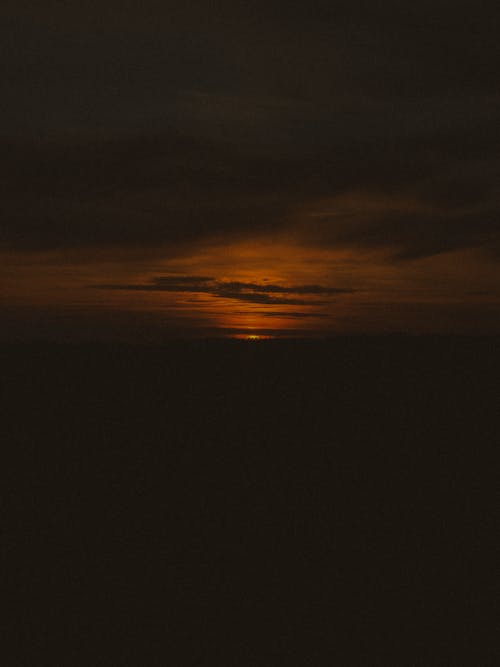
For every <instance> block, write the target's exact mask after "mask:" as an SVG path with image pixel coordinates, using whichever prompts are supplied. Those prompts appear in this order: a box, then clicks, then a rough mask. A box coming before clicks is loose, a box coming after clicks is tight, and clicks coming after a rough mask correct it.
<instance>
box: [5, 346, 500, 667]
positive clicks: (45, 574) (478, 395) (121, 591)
mask: <svg viewBox="0 0 500 667" xmlns="http://www.w3.org/2000/svg"><path fill="white" fill-rule="evenodd" d="M0 362H1V368H2V385H3V387H4V390H5V395H6V397H5V398H4V402H3V406H2V426H1V430H2V470H3V473H2V475H3V484H2V487H3V488H2V498H3V502H2V515H3V517H2V526H1V528H2V533H1V542H2V544H1V546H2V554H3V557H4V558H5V561H4V562H5V563H6V567H5V568H3V571H4V573H6V583H7V585H6V586H5V587H4V592H3V596H2V597H3V600H4V603H6V608H7V611H8V614H9V623H8V626H7V628H8V630H7V638H8V644H9V645H10V646H11V647H12V649H11V650H12V656H13V657H12V658H11V659H10V661H9V660H7V662H5V661H2V664H4V665H5V666H6V667H10V665H12V667H18V666H21V665H30V666H31V665H33V666H35V665H36V666H37V667H41V666H45V665H47V666H48V665H50V666H51V667H52V666H55V665H57V666H59V665H60V666H61V667H66V666H68V667H72V666H73V665H86V666H89V667H96V666H98V665H103V666H104V665H106V666H115V665H116V666H121V665H134V666H145V667H148V666H149V665H172V666H175V667H177V666H179V667H185V666H186V667H190V666H191V665H197V666H200V667H201V666H205V665H216V666H217V667H219V666H220V667H233V666H234V667H247V666H248V667H250V666H251V667H261V666H262V667H268V666H269V667H274V666H275V665H304V666H305V665H308V666H311V667H315V666H317V665H332V666H334V665H339V667H344V666H346V667H349V666H350V665H358V664H362V665H367V666H375V665H381V666H384V667H386V666H392V665H394V666H398V667H399V666H400V665H407V664H408V665H422V666H423V667H424V666H425V667H442V666H448V665H453V667H455V666H457V667H460V666H461V665H469V664H470V665H493V664H496V662H495V659H494V658H493V653H489V649H488V639H494V637H495V635H496V629H495V620H494V618H495V616H494V611H493V608H492V606H491V607H490V603H491V601H492V597H493V596H492V593H490V591H491V590H492V582H491V579H490V577H491V575H492V573H493V570H494V567H493V566H494V560H495V558H494V556H493V555H492V554H493V552H492V550H491V547H490V544H491V542H489V540H491V537H492V536H493V534H494V530H495V524H494V522H493V521H492V519H491V516H492V514H491V509H490V508H491V506H493V504H494V497H493V495H494V494H493V489H494V487H495V485H496V471H497V470H496V468H495V460H496V449H497V446H498V444H499V442H500V429H499V416H498V403H499V401H498V399H499V390H498V386H499V381H498V378H499V373H500V345H499V339H498V338H497V339H493V338H489V339H487V338H484V339H463V338H403V337H386V338H354V339H338V340H331V341H315V342H307V341H282V342H273V341H270V342H264V343H241V342H223V341H199V342H191V343H170V344H168V345H166V346H163V347H125V346H104V345H94V346H93V345H81V346H64V345H60V346H58V345H50V344H40V345H35V344H33V345H27V344H26V345H3V346H2V347H1V348H0Z"/></svg>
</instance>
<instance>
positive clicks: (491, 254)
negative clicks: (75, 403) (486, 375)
mask: <svg viewBox="0 0 500 667" xmlns="http://www.w3.org/2000/svg"><path fill="white" fill-rule="evenodd" d="M0 32H1V39H0V43H1V44H2V57H1V59H0V68H1V77H0V81H1V84H0V85H1V92H2V94H1V99H2V104H1V105H0V141H1V143H2V146H1V151H0V177H1V182H2V197H1V200H0V201H1V214H0V317H1V320H2V327H1V333H0V337H3V338H14V339H25V338H37V337H39V338H54V339H60V338H65V339H66V338H68V339H78V338H84V339H85V338H90V339H101V338H103V339H107V338H120V339H121V338H124V339H134V340H137V339H143V340H149V339H157V338H158V337H160V338H161V337H164V336H165V337H169V336H174V337H199V336H201V337H204V336H235V337H242V338H245V337H250V336H254V337H255V336H260V337H268V336H271V337H275V336H276V337H281V336H325V335H327V336H329V335H335V334H338V333H339V334H345V333H386V332H408V333H459V334H462V333H464V334H465V333H466V334H469V333H500V308H499V306H500V88H499V85H498V81H499V78H498V72H499V71H500V40H499V39H498V35H499V34H500V10H499V9H498V3H497V2H489V1H481V0H434V1H433V2H430V1H429V0H422V1H421V2H418V3H415V2H409V1H407V0H380V1H379V2H376V1H375V0H365V1H356V0H350V1H349V2H347V1H343V0H342V1H339V2H337V1H335V0H328V1H327V0H319V1H318V2H305V1H303V2H295V1H293V0H288V1H287V2H285V1H284V0H282V1H281V2H279V3H278V2H276V1H274V0H267V1H266V2H260V1H255V2H238V1H237V0H233V1H229V0H221V1H217V0H212V1H211V2H205V1H203V2H202V1H201V0H195V1H189V0H184V1H183V2H169V1H168V0H162V1H160V0H158V1H156V0H142V1H141V2H133V1H132V0H120V2H118V1H115V0H101V1H100V2H97V0H94V1H93V2H88V1H87V2H85V1H84V0H82V1H81V2H78V3H76V2H68V1H67V2H64V1H62V0H58V1H56V0H45V2H43V3H40V2H34V1H24V2H23V1H22V0H21V1H19V0H18V1H17V2H13V1H12V0H4V2H3V3H2V8H1V9H0Z"/></svg>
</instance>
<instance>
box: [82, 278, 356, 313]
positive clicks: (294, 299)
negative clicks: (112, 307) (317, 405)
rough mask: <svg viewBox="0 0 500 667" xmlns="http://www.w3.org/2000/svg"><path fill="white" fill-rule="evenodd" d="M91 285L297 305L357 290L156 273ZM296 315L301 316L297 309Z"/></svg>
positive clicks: (113, 288) (97, 287)
mask: <svg viewBox="0 0 500 667" xmlns="http://www.w3.org/2000/svg"><path fill="white" fill-rule="evenodd" d="M90 287H91V288H93V289H104V290H125V291H139V292H184V293H186V292H187V293H191V294H209V295H210V296H213V297H216V298H220V299H235V300H237V301H246V302H249V303H260V304H272V305H295V306H306V305H313V304H314V305H319V304H321V303H322V302H321V301H318V300H317V299H311V298H304V297H314V296H319V295H322V296H335V295H339V294H350V293H352V292H353V291H354V290H352V289H348V288H341V287H329V286H324V285H278V284H273V283H253V282H241V281H225V280H216V279H215V278H212V277H208V276H180V277H179V276H156V277H154V278H153V279H152V280H151V281H150V282H148V283H110V284H99V285H90ZM283 295H286V296H283ZM288 295H290V296H288ZM295 295H298V296H295ZM295 315H297V316H299V314H298V313H296V314H295ZM300 316H304V313H301V314H300Z"/></svg>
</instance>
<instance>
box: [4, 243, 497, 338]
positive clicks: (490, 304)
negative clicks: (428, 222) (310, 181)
mask: <svg viewBox="0 0 500 667" xmlns="http://www.w3.org/2000/svg"><path fill="white" fill-rule="evenodd" d="M161 252H162V251H161V249H158V251H157V254H155V255H154V256H151V257H143V256H134V255H133V254H131V255H130V256H127V255H126V254H124V252H123V253H122V254H120V255H118V257H117V258H115V259H113V257H112V254H111V255H110V256H97V257H96V256H93V257H83V256H78V255H76V254H75V255H73V256H69V255H65V256H64V257H61V256H60V255H59V256H58V255H57V254H55V253H54V254H53V255H49V254H45V255H44V254H43V253H39V254H37V255H36V256H35V255H26V256H19V255H14V253H11V254H10V255H6V256H4V257H2V262H0V279H1V280H0V284H1V286H2V287H1V295H0V296H1V298H2V301H3V303H4V304H5V306H7V307H9V308H27V309H30V308H45V309H47V308H53V309H57V311H58V313H59V314H60V317H61V318H63V319H64V318H65V317H68V318H71V317H77V316H80V315H79V314H82V317H87V315H85V313H92V317H93V318H94V319H95V320H96V321H98V320H99V318H100V317H103V316H104V315H103V314H106V313H107V314H108V316H109V317H110V318H112V317H113V313H116V314H117V316H118V314H119V313H124V312H126V313H131V314H132V316H133V317H135V315H134V314H136V316H137V321H141V320H144V321H146V322H147V321H154V322H156V323H158V324H159V326H160V327H164V328H165V329H168V328H169V327H172V328H176V327H177V328H179V329H182V330H183V331H189V332H191V334H192V335H201V336H204V335H220V336H224V337H236V338H239V339H243V340H248V341H259V340H265V339H267V338H272V337H279V336H299V337H300V336H305V335H316V334H319V335H323V333H324V332H327V333H336V332H346V331H366V332H370V331H391V330H399V331H401V330H404V331H415V332H418V331H421V330H433V331H442V330H447V328H448V327H450V326H451V327H454V328H456V329H459V328H460V326H461V324H460V326H459V325H458V324H457V323H458V322H460V323H463V328H464V329H467V327H470V322H473V321H474V315H473V313H474V312H475V311H474V309H475V308H476V309H480V308H482V311H481V312H483V314H484V313H486V314H488V313H489V312H490V311H491V312H492V313H493V311H494V309H495V308H497V307H498V298H497V297H495V292H494V291H493V289H492V286H495V285H496V286H497V287H500V284H499V277H498V271H497V267H496V265H495V264H494V263H493V262H488V261H486V260H485V258H484V256H479V255H478V254H477V253H475V251H474V250H463V251H456V252H449V253H446V254H443V255H437V256H431V257H424V258H422V259H418V260H413V261H410V262H394V261H391V260H390V256H389V253H388V251H384V250H383V249H377V250H363V249H361V248H345V247H344V248H342V247H338V248H336V247H331V246H320V245H307V244H306V243H304V241H303V239H297V238H295V237H294V236H293V235H291V234H290V233H282V234H279V235H278V234H274V235H273V236H272V237H269V236H256V237H253V238H251V239H245V240H234V239H233V240H228V239H215V240H212V241H211V242H205V243H204V244H199V245H193V246H192V247H186V248H184V249H183V252H182V254H180V253H178V254H176V255H175V256H170V257H168V256H165V255H167V251H166V250H165V255H164V256H162V255H161ZM13 265H15V266H16V271H13V270H12V266H13ZM162 276H167V277H169V279H171V280H175V279H176V278H177V279H178V280H179V281H180V282H179V285H180V288H179V289H178V290H175V289H171V288H168V289H162V288H161V286H160V288H159V289H155V288H154V285H155V279H157V278H158V277H160V278H161V277H162ZM196 276H201V277H203V278H202V280H205V281H208V282H206V283H204V284H202V285H201V287H199V286H198V288H197V287H196V285H195V286H194V287H193V288H191V287H188V288H187V289H186V287H185V285H186V284H182V281H186V280H188V281H189V280H190V279H192V278H190V277H196ZM472 277H473V280H474V282H473V284H472V283H471V278H472ZM187 284H188V285H189V283H187ZM107 285H110V286H117V285H118V287H119V288H118V289H113V288H107V287H106V286H107ZM127 286H131V288H130V289H129V288H127ZM235 286H236V287H235ZM307 286H309V287H313V288H314V287H315V286H319V287H320V288H321V289H322V290H323V291H321V289H319V290H316V291H315V290H314V289H310V290H309V291H307V290H305V291H304V287H307ZM294 287H298V288H299V290H298V291H293V288H294ZM325 288H326V289H330V290H332V291H331V292H325V291H324V290H325ZM301 290H302V291H301ZM335 290H338V292H336V291H335ZM497 293H498V290H497ZM89 317H90V315H89ZM491 317H493V315H492V316H491Z"/></svg>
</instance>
